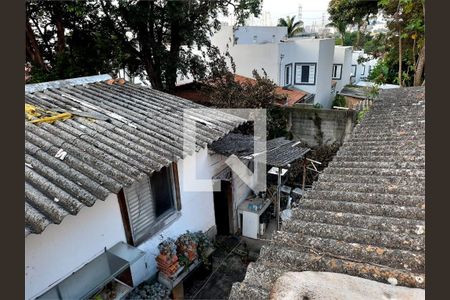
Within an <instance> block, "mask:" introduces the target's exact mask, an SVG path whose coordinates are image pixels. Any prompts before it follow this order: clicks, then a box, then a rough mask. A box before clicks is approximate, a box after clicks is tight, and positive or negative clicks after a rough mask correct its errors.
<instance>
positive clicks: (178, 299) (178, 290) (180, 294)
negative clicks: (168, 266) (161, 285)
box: [172, 282, 184, 300]
mask: <svg viewBox="0 0 450 300" xmlns="http://www.w3.org/2000/svg"><path fill="white" fill-rule="evenodd" d="M172 295H173V299H175V300H183V299H184V286H183V282H180V283H179V284H177V285H176V286H175V287H174V288H173V289H172Z"/></svg>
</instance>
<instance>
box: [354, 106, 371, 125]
mask: <svg viewBox="0 0 450 300" xmlns="http://www.w3.org/2000/svg"><path fill="white" fill-rule="evenodd" d="M368 111H369V109H368V108H365V109H363V110H361V111H360V112H358V115H357V116H356V123H361V121H362V120H363V119H364V116H365V115H366V113H367V112H368Z"/></svg>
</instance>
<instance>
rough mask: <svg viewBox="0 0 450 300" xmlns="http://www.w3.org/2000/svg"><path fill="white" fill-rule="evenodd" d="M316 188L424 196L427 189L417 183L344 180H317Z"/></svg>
mask: <svg viewBox="0 0 450 300" xmlns="http://www.w3.org/2000/svg"><path fill="white" fill-rule="evenodd" d="M313 189H314V190H326V191H351V192H361V193H362V192H365V193H385V194H397V195H416V196H424V195H425V190H424V189H423V186H419V185H417V186H415V185H396V184H391V185H387V186H385V185H379V184H371V183H344V182H328V181H321V180H320V178H319V181H316V182H315V183H314V184H313Z"/></svg>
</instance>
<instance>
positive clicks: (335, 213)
mask: <svg viewBox="0 0 450 300" xmlns="http://www.w3.org/2000/svg"><path fill="white" fill-rule="evenodd" d="M301 271H321V272H334V273H344V274H348V275H352V276H357V277H361V278H365V279H369V280H374V281H379V282H383V283H389V282H394V280H393V279H395V282H396V283H397V284H398V285H399V286H405V287H413V288H422V289H423V288H425V90H424V88H423V87H417V88H416V87H414V88H401V89H391V90H383V91H381V92H380V96H379V99H378V100H375V101H374V105H373V106H372V108H371V109H370V110H369V112H368V113H367V114H366V116H365V118H364V119H363V120H362V122H361V123H360V124H359V125H357V126H356V127H355V129H354V131H353V133H352V135H351V137H350V138H349V139H348V140H347V141H346V142H345V143H344V144H343V146H342V147H341V148H340V150H339V151H338V154H337V155H336V156H335V158H334V159H333V161H332V162H331V163H330V164H329V166H328V167H327V168H326V169H325V170H324V172H323V173H322V174H321V175H320V176H319V179H318V181H317V182H315V183H314V185H313V189H312V190H311V191H309V192H307V193H306V194H305V195H304V196H303V198H302V199H301V201H300V203H299V207H298V208H295V209H293V210H292V218H291V219H290V220H289V221H287V222H285V223H283V226H282V229H281V231H278V232H276V233H275V234H274V236H273V238H272V241H271V242H270V243H269V244H268V245H265V246H263V247H262V249H261V252H260V255H259V258H258V260H257V261H256V262H255V263H250V265H249V266H248V269H247V274H246V276H245V279H244V281H243V282H240V283H235V284H234V285H233V288H232V291H231V295H230V299H268V298H269V294H270V293H271V292H273V290H272V287H273V285H274V282H275V281H276V280H277V279H278V278H279V277H280V276H282V275H283V274H285V273H286V272H301ZM369 298H370V295H369Z"/></svg>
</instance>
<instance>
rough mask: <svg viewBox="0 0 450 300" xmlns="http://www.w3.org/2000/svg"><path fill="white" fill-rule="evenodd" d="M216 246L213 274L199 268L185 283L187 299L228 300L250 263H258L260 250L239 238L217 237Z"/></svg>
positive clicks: (247, 240) (213, 256) (253, 244)
mask: <svg viewBox="0 0 450 300" xmlns="http://www.w3.org/2000/svg"><path fill="white" fill-rule="evenodd" d="M216 244H217V246H216V249H217V250H216V251H215V253H214V254H213V255H212V268H211V269H212V271H208V270H205V269H199V270H198V271H197V272H195V273H193V274H192V276H191V277H190V278H189V279H187V280H186V281H185V282H184V295H185V299H208V300H216V299H228V295H229V294H230V290H231V286H232V284H233V283H234V282H238V281H242V280H243V279H244V276H245V272H246V270H247V265H248V263H249V262H251V261H255V260H256V258H257V256H258V254H259V249H260V247H261V243H259V242H257V241H255V240H250V239H245V238H239V237H217V243H216ZM233 249H234V250H233ZM231 251H233V252H231ZM230 252H231V253H230Z"/></svg>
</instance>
